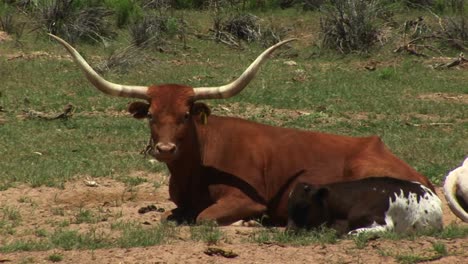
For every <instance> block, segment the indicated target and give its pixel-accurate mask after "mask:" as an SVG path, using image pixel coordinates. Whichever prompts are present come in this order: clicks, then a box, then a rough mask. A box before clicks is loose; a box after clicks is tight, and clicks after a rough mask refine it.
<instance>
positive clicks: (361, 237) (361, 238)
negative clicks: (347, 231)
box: [351, 233, 379, 249]
mask: <svg viewBox="0 0 468 264" xmlns="http://www.w3.org/2000/svg"><path fill="white" fill-rule="evenodd" d="M378 236H379V234H376V233H360V234H357V235H354V236H351V239H352V240H353V241H354V243H355V244H356V247H357V248H359V249H362V248H365V247H366V246H367V242H369V241H370V240H372V239H375V238H376V237H378Z"/></svg>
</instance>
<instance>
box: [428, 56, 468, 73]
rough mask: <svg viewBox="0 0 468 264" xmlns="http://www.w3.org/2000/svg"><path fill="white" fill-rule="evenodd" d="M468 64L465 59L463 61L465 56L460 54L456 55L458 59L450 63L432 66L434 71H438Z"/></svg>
mask: <svg viewBox="0 0 468 264" xmlns="http://www.w3.org/2000/svg"><path fill="white" fill-rule="evenodd" d="M466 62H468V60H467V59H465V55H464V54H463V52H462V53H460V54H459V55H458V57H457V58H456V59H455V60H453V61H451V62H448V63H441V64H438V65H436V66H434V69H440V68H452V67H455V66H458V65H461V64H464V63H466Z"/></svg>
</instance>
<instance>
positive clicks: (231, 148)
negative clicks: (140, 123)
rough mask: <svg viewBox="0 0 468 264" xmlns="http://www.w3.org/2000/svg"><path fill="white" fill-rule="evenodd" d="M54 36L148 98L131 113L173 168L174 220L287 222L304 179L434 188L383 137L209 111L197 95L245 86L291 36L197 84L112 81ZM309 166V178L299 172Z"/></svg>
mask: <svg viewBox="0 0 468 264" xmlns="http://www.w3.org/2000/svg"><path fill="white" fill-rule="evenodd" d="M51 36H52V37H53V38H55V39H56V40H58V41H59V42H60V43H61V44H62V45H63V46H64V47H65V48H66V49H67V50H68V52H69V53H70V54H71V55H72V57H73V58H74V60H75V62H76V63H77V64H78V65H79V66H80V68H81V69H82V70H83V71H84V73H85V75H86V77H87V78H88V80H89V81H90V82H91V83H92V84H93V85H94V86H95V87H96V88H97V89H99V90H101V91H102V92H104V93H106V94H110V95H114V96H121V97H133V98H140V99H144V100H146V101H147V102H135V103H132V104H131V105H130V107H129V112H130V113H132V114H133V116H134V117H135V118H148V120H149V126H150V129H151V140H152V143H151V151H150V152H151V155H153V156H154V157H155V158H156V159H157V160H159V161H161V162H164V163H166V165H167V167H168V169H169V171H170V174H171V177H170V182H169V195H170V199H171V200H172V201H173V202H174V203H175V204H176V205H177V209H175V210H173V211H172V215H171V216H170V218H172V219H174V220H178V221H183V220H184V221H185V220H187V221H191V220H196V221H197V222H198V221H203V220H215V221H217V222H218V223H219V224H221V225H227V224H230V223H233V222H235V221H238V220H242V219H246V218H251V217H257V216H260V215H262V214H267V215H269V217H270V219H271V224H274V225H285V224H286V221H287V200H288V193H289V191H290V189H291V186H294V184H295V183H296V182H298V181H305V182H312V183H330V182H340V181H348V180H353V179H360V178H366V177H370V176H374V175H389V176H392V177H395V178H400V179H405V180H411V181H418V182H421V183H423V184H424V185H426V186H428V187H430V188H432V185H431V183H430V182H429V180H428V179H427V178H425V177H424V176H422V175H421V174H419V173H418V172H416V171H415V170H414V169H413V168H411V167H410V166H408V165H407V164H406V163H405V162H403V161H401V160H400V159H398V158H397V157H396V156H394V155H393V154H392V153H391V152H390V151H389V150H388V149H387V148H386V147H385V145H384V144H383V143H382V141H381V140H380V139H379V138H378V137H376V136H373V137H347V136H338V135H331V134H325V133H319V132H309V131H302V130H297V129H289V128H280V127H272V126H268V125H263V124H258V123H254V122H251V121H247V120H243V119H239V118H234V117H222V116H215V115H210V110H209V108H208V107H207V106H206V105H205V104H204V103H200V102H197V100H201V99H214V98H228V97H232V96H234V95H235V94H237V93H239V92H240V91H241V90H242V89H243V88H244V87H245V86H247V84H248V83H249V82H250V81H251V80H252V79H253V78H254V77H255V74H256V72H257V70H258V69H259V67H260V65H261V64H262V63H263V62H265V61H266V59H267V58H268V57H269V56H270V54H271V53H272V52H273V51H274V50H275V49H277V48H278V47H280V46H282V45H284V44H285V43H288V42H290V41H291V40H286V41H283V42H280V43H278V44H276V45H274V46H272V47H270V48H268V49H267V50H265V51H264V52H263V53H262V54H261V55H260V56H259V57H258V58H257V59H256V60H255V61H254V62H253V63H252V64H251V65H250V66H249V67H248V68H247V70H245V72H244V73H242V75H241V76H240V77H239V78H238V79H236V80H235V81H233V82H232V83H229V84H227V85H224V86H220V87H201V88H192V87H188V86H184V85H175V84H164V85H153V86H150V87H144V86H127V85H120V84H115V83H111V82H108V81H106V80H104V79H103V78H102V77H101V76H99V75H98V74H97V73H96V72H95V71H94V70H93V69H92V68H91V67H90V66H89V65H88V63H87V62H86V61H85V60H84V59H83V58H82V57H81V56H80V54H78V52H77V51H76V50H75V49H74V48H73V47H72V46H70V45H69V44H68V43H66V42H65V41H64V40H62V39H60V38H58V37H56V36H53V35H51ZM304 168H307V169H308V171H309V173H308V174H307V175H309V176H308V177H310V179H302V178H301V176H300V174H298V173H297V172H299V171H302V170H303V169H304ZM295 173H296V174H295ZM294 174H295V175H294ZM291 175H292V176H291Z"/></svg>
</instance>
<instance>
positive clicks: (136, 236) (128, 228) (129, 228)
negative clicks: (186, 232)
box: [116, 223, 177, 248]
mask: <svg viewBox="0 0 468 264" xmlns="http://www.w3.org/2000/svg"><path fill="white" fill-rule="evenodd" d="M120 228H121V231H122V235H121V237H120V238H119V239H117V241H116V244H117V246H119V247H122V248H129V247H148V246H154V245H160V244H164V243H167V242H168V241H169V240H170V239H171V238H173V237H175V236H176V235H177V229H176V228H175V226H174V225H173V224H172V223H159V224H157V225H155V226H152V227H150V228H144V227H143V226H142V225H140V224H135V223H125V224H124V225H122V226H120Z"/></svg>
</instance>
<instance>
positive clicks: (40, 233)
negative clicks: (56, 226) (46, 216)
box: [34, 228, 47, 237]
mask: <svg viewBox="0 0 468 264" xmlns="http://www.w3.org/2000/svg"><path fill="white" fill-rule="evenodd" d="M34 234H35V235H36V236H37V237H47V230H45V229H42V228H40V229H36V230H35V231H34Z"/></svg>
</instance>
